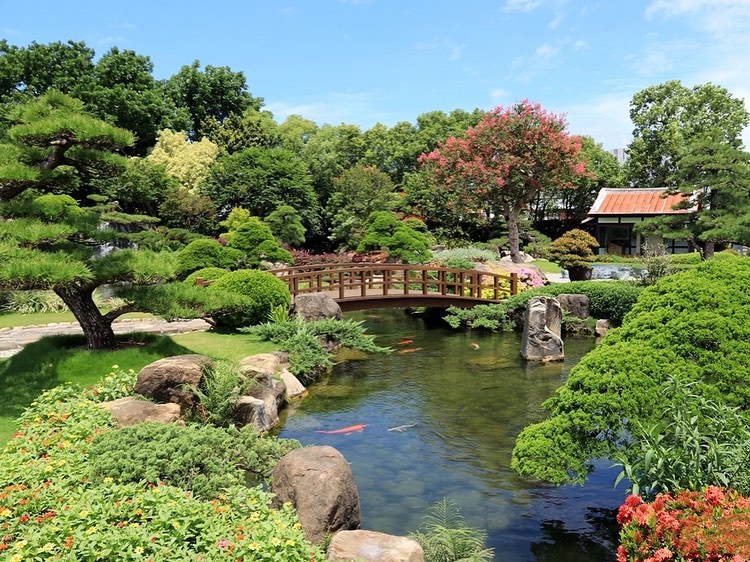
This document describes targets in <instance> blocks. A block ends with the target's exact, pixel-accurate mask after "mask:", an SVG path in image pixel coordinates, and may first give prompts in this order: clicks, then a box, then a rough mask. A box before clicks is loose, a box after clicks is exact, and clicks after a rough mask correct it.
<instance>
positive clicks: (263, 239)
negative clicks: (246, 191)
mask: <svg viewBox="0 0 750 562" xmlns="http://www.w3.org/2000/svg"><path fill="white" fill-rule="evenodd" d="M231 234H232V236H231V238H230V240H229V242H228V243H227V247H229V248H232V249H233V250H237V251H239V252H242V256H243V259H242V263H243V264H244V265H246V266H257V265H258V264H259V263H260V262H261V261H270V262H274V261H279V262H284V263H294V258H293V257H292V254H291V253H289V251H288V250H285V249H284V248H282V247H281V245H280V244H279V243H278V242H277V241H276V238H274V235H273V233H272V232H271V229H270V228H269V227H268V225H267V224H266V223H264V222H263V221H262V220H260V219H259V218H258V217H249V218H248V219H247V220H246V221H245V222H243V223H242V224H240V226H239V227H238V228H237V230H234V231H232V232H231Z"/></svg>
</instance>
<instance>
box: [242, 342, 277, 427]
mask: <svg viewBox="0 0 750 562" xmlns="http://www.w3.org/2000/svg"><path fill="white" fill-rule="evenodd" d="M239 371H240V374H241V375H242V376H243V378H244V379H245V387H244V388H243V389H242V390H243V396H242V397H241V398H240V399H239V400H238V401H237V403H236V404H235V414H234V422H235V423H236V424H237V425H239V426H244V425H247V424H253V425H254V426H255V427H256V429H257V430H258V431H260V432H266V431H269V430H271V429H273V428H274V427H276V426H277V425H278V424H279V408H281V406H282V404H283V403H284V399H285V396H286V385H285V384H284V380H283V377H282V376H281V371H282V366H281V359H280V358H279V357H278V356H277V355H274V354H273V353H258V354H257V355H250V356H249V357H245V358H243V359H242V360H241V361H240V364H239Z"/></svg>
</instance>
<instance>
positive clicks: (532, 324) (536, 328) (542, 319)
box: [521, 297, 565, 361]
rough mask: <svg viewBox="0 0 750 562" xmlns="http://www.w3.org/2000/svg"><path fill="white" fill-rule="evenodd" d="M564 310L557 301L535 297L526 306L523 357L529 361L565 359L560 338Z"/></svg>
mask: <svg viewBox="0 0 750 562" xmlns="http://www.w3.org/2000/svg"><path fill="white" fill-rule="evenodd" d="M561 327H562V309H561V308H560V303H559V302H557V300H556V299H553V298H550V297H534V298H532V299H531V300H530V301H529V303H528V304H527V305H526V317H525V318H524V324H523V336H522V338H521V355H522V356H523V358H524V359H527V360H529V361H559V360H561V359H563V358H564V356H565V353H564V350H563V341H562V338H561V337H560V330H561Z"/></svg>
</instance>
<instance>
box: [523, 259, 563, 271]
mask: <svg viewBox="0 0 750 562" xmlns="http://www.w3.org/2000/svg"><path fill="white" fill-rule="evenodd" d="M531 265H535V266H537V267H538V268H539V269H540V271H541V272H542V273H560V272H561V271H562V268H561V267H560V266H559V265H557V264H556V263H555V262H552V261H549V260H534V261H533V262H531Z"/></svg>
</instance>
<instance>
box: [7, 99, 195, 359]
mask: <svg viewBox="0 0 750 562" xmlns="http://www.w3.org/2000/svg"><path fill="white" fill-rule="evenodd" d="M9 118H10V122H11V123H12V126H11V127H10V128H9V129H8V132H7V135H6V138H5V139H3V141H2V143H0V205H1V206H2V221H1V222H0V288H2V289H5V290H26V289H48V290H52V291H54V292H55V293H56V294H57V295H58V296H59V297H60V298H61V299H62V300H63V301H64V302H65V304H66V305H67V306H68V307H69V308H70V310H71V311H72V312H73V314H74V315H75V317H76V319H77V320H78V322H79V323H80V325H81V328H82V329H83V333H84V336H85V337H86V345H87V347H88V348H89V349H103V348H111V347H114V346H115V336H114V332H113V330H112V322H113V321H114V320H115V319H116V318H118V317H119V316H121V315H122V314H124V313H126V312H130V311H133V310H150V311H157V310H158V309H161V310H162V311H163V312H164V314H165V315H168V314H170V312H169V311H170V310H172V311H173V310H177V309H176V307H177V306H178V304H179V303H184V302H186V301H185V300H184V298H188V299H189V298H190V297H189V295H187V294H185V295H183V296H178V295H176V294H175V295H171V296H170V298H168V299H165V298H163V287H165V286H160V287H154V293H155V294H156V293H160V292H162V298H161V299H157V298H154V299H152V304H151V305H148V306H149V308H143V306H144V305H140V304H139V305H136V304H135V302H136V301H133V300H129V301H126V303H127V304H126V305H124V306H122V307H120V308H117V309H114V310H111V311H109V312H106V313H102V311H100V310H99V308H98V307H97V305H96V304H95V303H94V300H93V292H94V290H95V289H96V288H97V287H99V286H101V285H102V284H105V283H116V282H126V283H129V284H133V285H135V286H138V285H152V284H154V283H158V282H161V281H164V280H166V279H169V278H170V277H171V276H172V275H173V270H174V266H173V263H172V262H173V260H172V259H170V255H171V254H169V253H167V254H156V253H154V252H152V251H148V250H137V251H136V250H132V249H129V248H126V249H117V246H116V242H117V240H118V238H122V232H119V231H118V229H117V228H116V226H117V225H123V224H126V225H128V228H133V227H134V226H135V225H137V224H138V223H141V224H144V223H148V222H151V221H153V220H154V219H153V218H151V217H146V216H133V215H126V214H124V213H121V212H118V211H117V210H116V209H115V208H114V207H113V206H112V205H106V204H104V201H106V198H105V197H103V196H98V197H97V196H96V195H94V194H92V193H91V185H92V182H93V181H94V180H95V179H103V178H107V177H112V176H115V175H117V174H119V173H121V172H122V170H123V169H124V163H125V158H124V157H123V156H121V155H120V154H118V151H121V150H122V149H124V148H125V147H127V146H129V145H131V144H132V143H133V140H134V139H133V135H132V134H131V133H130V132H128V131H126V130H124V129H120V128H117V127H114V126H112V125H110V124H108V123H105V122H104V121H101V120H99V119H96V118H94V117H92V116H90V115H88V114H87V113H85V112H84V110H83V104H82V103H81V102H80V101H78V100H76V99H74V98H71V97H69V96H67V95H65V94H62V93H60V92H57V91H55V90H50V91H48V92H47V93H46V94H44V95H42V96H40V97H39V98H38V99H36V100H33V101H31V102H28V103H26V104H22V105H19V106H17V107H16V108H14V109H13V110H12V111H11V112H10V115H9ZM92 203H93V204H92ZM105 243H109V249H110V250H111V251H108V252H103V251H102V250H103V248H105ZM188 290H189V289H188ZM198 298H199V297H198ZM183 312H185V311H184V310H183V309H180V313H183ZM192 315H193V316H197V315H198V314H197V312H196V313H193V314H192Z"/></svg>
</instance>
